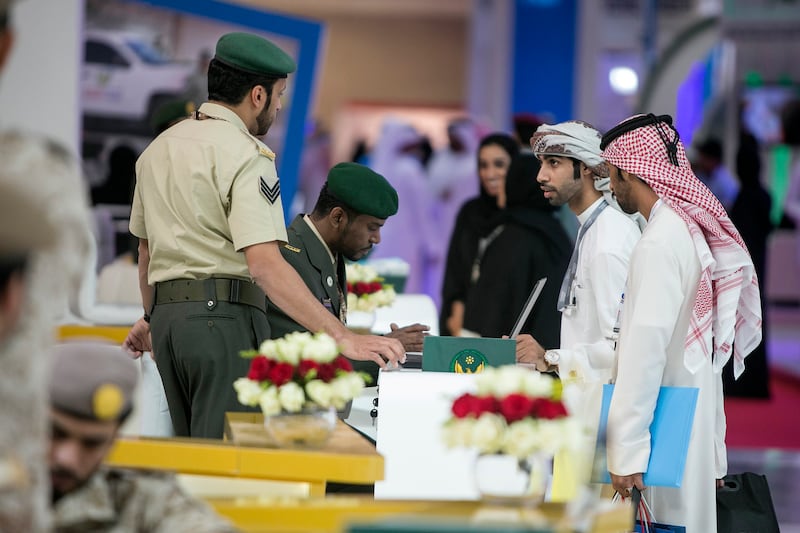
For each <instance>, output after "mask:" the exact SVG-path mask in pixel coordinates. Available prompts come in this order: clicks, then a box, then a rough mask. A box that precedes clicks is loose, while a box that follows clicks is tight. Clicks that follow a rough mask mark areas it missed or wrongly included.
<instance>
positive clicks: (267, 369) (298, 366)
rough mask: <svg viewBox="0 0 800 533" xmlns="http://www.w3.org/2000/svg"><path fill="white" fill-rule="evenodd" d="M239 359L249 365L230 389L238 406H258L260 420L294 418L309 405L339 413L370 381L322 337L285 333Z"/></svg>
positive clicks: (330, 339)
mask: <svg viewBox="0 0 800 533" xmlns="http://www.w3.org/2000/svg"><path fill="white" fill-rule="evenodd" d="M242 356H243V357H247V358H249V359H251V361H250V370H249V371H248V372H247V377H242V378H239V379H237V380H236V381H235V382H234V383H233V388H234V389H236V393H237V395H238V399H239V402H240V403H242V404H244V405H249V406H252V407H255V406H256V405H258V406H260V407H261V411H262V412H263V413H264V416H272V415H276V414H278V413H280V412H282V411H283V412H289V413H297V412H300V411H302V410H303V408H305V407H309V406H313V405H316V406H319V407H324V408H328V407H335V408H336V409H341V408H343V407H344V406H345V404H347V402H348V401H350V400H352V399H353V398H355V397H356V396H358V395H359V394H360V393H361V391H362V390H363V389H364V387H365V385H366V380H367V379H369V377H367V376H366V375H364V374H362V373H360V372H353V367H352V366H351V365H350V361H349V360H348V359H347V358H346V357H344V356H343V355H341V354H340V353H339V348H338V346H337V345H336V342H335V341H334V340H333V338H332V337H330V336H329V335H327V334H325V333H317V334H311V333H301V332H294V333H289V334H288V335H286V336H284V337H282V338H280V339H275V340H267V341H264V342H263V343H261V346H260V347H259V348H258V350H250V351H246V352H242Z"/></svg>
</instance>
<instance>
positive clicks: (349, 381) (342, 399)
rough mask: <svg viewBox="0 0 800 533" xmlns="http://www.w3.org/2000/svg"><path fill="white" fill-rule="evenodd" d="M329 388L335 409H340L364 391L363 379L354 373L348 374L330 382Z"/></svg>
mask: <svg viewBox="0 0 800 533" xmlns="http://www.w3.org/2000/svg"><path fill="white" fill-rule="evenodd" d="M330 386H331V393H332V395H333V403H334V405H336V406H337V408H341V407H344V404H346V403H347V402H349V401H350V400H352V399H353V398H355V397H356V396H358V395H359V394H361V391H362V390H363V389H364V379H363V378H362V377H361V376H359V375H358V374H356V373H355V372H350V373H348V374H345V375H343V376H339V377H337V378H336V379H334V380H333V381H331V382H330Z"/></svg>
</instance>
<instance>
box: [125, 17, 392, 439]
mask: <svg viewBox="0 0 800 533" xmlns="http://www.w3.org/2000/svg"><path fill="white" fill-rule="evenodd" d="M294 70H295V63H294V61H293V60H292V59H291V58H290V57H289V56H288V55H287V54H286V53H285V52H283V51H282V50H281V49H280V48H278V47H277V46H275V45H274V44H273V43H271V42H270V41H267V40H266V39H263V38H261V37H259V36H256V35H252V34H247V33H229V34H226V35H223V36H222V37H221V38H220V39H219V41H218V42H217V47H216V54H215V56H214V58H213V59H212V61H211V63H210V65H209V69H208V92H209V101H208V102H206V103H204V104H203V105H201V106H200V108H199V109H198V110H197V112H196V113H195V116H194V119H193V120H184V121H182V122H179V123H178V124H176V125H174V126H172V127H171V128H169V129H168V130H167V131H165V132H164V133H162V134H161V135H159V136H158V137H157V138H156V139H155V140H154V141H153V142H152V143H151V144H150V146H148V147H147V149H145V151H144V152H143V153H142V155H141V157H140V158H139V160H138V161H137V163H136V178H137V181H136V189H135V192H134V198H133V206H132V209H131V222H130V230H131V233H133V234H134V235H135V236H136V237H138V238H139V272H140V275H139V279H140V283H139V285H140V287H141V289H142V303H143V305H144V309H145V316H144V317H143V318H142V319H141V320H139V321H137V323H136V324H135V325H134V327H133V329H132V330H131V332H130V334H129V336H128V338H127V339H126V341H125V343H124V346H125V348H126V349H127V350H128V351H129V352H131V353H132V354H134V355H140V354H141V352H142V351H144V350H149V349H150V348H151V346H152V349H153V353H154V355H155V359H156V364H157V366H158V370H159V373H160V374H161V378H162V381H163V383H164V392H165V393H166V397H167V403H168V404H169V410H170V416H171V417H172V423H173V426H174V429H175V434H176V435H178V436H197V437H208V438H221V437H222V433H223V425H224V413H225V412H226V411H237V410H239V411H240V410H244V409H245V408H244V407H243V406H242V405H240V404H239V403H238V401H237V400H236V394H235V391H234V390H233V385H232V384H233V381H234V380H235V379H237V378H239V377H241V376H244V375H245V374H246V373H247V370H248V361H247V360H246V359H243V358H241V357H240V356H239V352H240V351H241V350H245V349H252V348H254V347H256V346H258V345H259V344H260V343H261V342H262V341H263V340H264V339H267V338H269V336H270V335H269V323H268V322H267V316H266V313H265V310H266V302H265V298H264V295H265V294H267V295H269V297H270V299H271V300H272V301H274V302H275V303H276V304H278V305H280V307H281V308H282V309H283V310H284V311H286V313H287V314H289V316H292V317H293V318H294V319H296V320H297V321H298V322H299V323H300V324H302V325H303V326H304V327H306V328H309V329H311V330H314V331H325V332H326V333H328V334H330V335H331V336H332V337H333V338H334V339H335V340H336V341H337V343H338V344H339V346H340V348H341V350H342V353H343V354H344V355H346V356H347V357H349V358H351V359H356V360H372V361H375V362H376V363H378V364H380V365H385V364H387V363H389V364H396V363H397V362H398V361H399V360H402V359H403V358H404V357H405V354H404V352H403V349H402V346H401V345H400V343H399V342H398V341H396V340H394V339H389V338H384V337H377V336H367V335H363V336H361V335H355V334H353V333H351V332H349V331H348V330H347V329H346V328H345V327H344V326H343V325H342V324H341V323H340V322H339V321H338V320H337V319H336V317H334V316H332V315H331V314H330V313H329V312H328V311H327V310H326V309H325V308H324V307H323V306H322V305H321V304H320V303H319V301H318V300H317V299H315V298H314V297H313V296H312V295H311V293H310V292H309V291H308V288H307V287H306V286H305V284H304V283H303V281H302V280H301V279H300V277H299V276H298V275H297V272H296V271H295V270H294V269H293V268H292V267H291V266H289V265H288V264H287V263H286V261H285V260H284V259H283V257H282V255H281V252H280V245H281V244H282V243H283V242H285V241H286V228H285V227H284V223H283V209H282V207H281V196H280V181H279V180H278V176H277V172H276V169H275V154H274V153H273V152H272V150H270V149H269V147H267V146H266V145H265V144H264V143H263V142H261V140H260V139H259V137H261V136H263V135H265V134H266V133H267V131H268V130H269V128H270V125H271V124H272V122H273V121H274V120H275V116H276V114H277V112H278V111H279V110H280V109H281V97H282V95H283V93H284V91H285V90H286V83H287V75H288V74H289V73H291V72H293V71H294ZM151 320H152V336H151V331H150V321H151ZM151 340H152V344H151Z"/></svg>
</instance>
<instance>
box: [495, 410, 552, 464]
mask: <svg viewBox="0 0 800 533" xmlns="http://www.w3.org/2000/svg"><path fill="white" fill-rule="evenodd" d="M541 447H542V439H541V435H540V434H539V432H538V431H537V423H536V421H534V420H530V419H526V420H518V421H516V422H514V423H513V424H511V425H510V426H509V427H508V431H506V434H505V439H504V440H503V452H504V453H507V454H509V455H513V456H514V457H516V458H518V459H524V458H525V457H528V456H529V455H531V454H532V453H534V452H536V451H539V449H541Z"/></svg>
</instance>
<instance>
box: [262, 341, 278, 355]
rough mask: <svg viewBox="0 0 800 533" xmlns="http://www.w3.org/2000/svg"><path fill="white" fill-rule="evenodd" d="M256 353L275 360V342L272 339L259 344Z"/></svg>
mask: <svg viewBox="0 0 800 533" xmlns="http://www.w3.org/2000/svg"><path fill="white" fill-rule="evenodd" d="M258 353H260V354H263V355H266V356H267V357H269V358H270V359H275V355H276V353H277V350H276V349H275V341H274V340H272V339H267V340H265V341H264V342H262V343H261V346H259V347H258Z"/></svg>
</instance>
